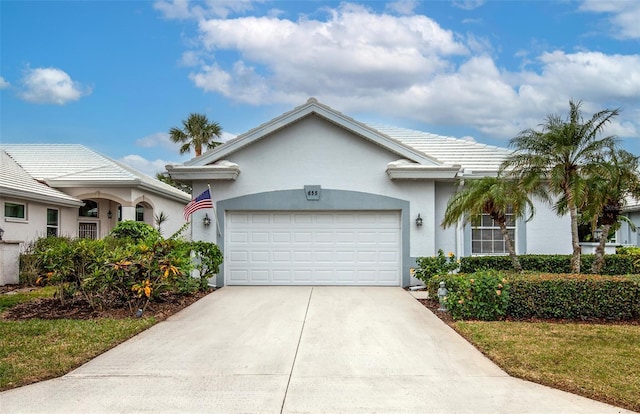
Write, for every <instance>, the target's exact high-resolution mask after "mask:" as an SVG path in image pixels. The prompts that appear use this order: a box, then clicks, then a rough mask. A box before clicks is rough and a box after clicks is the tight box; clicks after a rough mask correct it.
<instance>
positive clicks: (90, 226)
mask: <svg viewBox="0 0 640 414" xmlns="http://www.w3.org/2000/svg"><path fill="white" fill-rule="evenodd" d="M78 237H80V238H81V239H93V240H95V239H97V238H98V225H97V224H96V223H80V224H79V226H78Z"/></svg>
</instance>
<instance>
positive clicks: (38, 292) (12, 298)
mask: <svg viewBox="0 0 640 414" xmlns="http://www.w3.org/2000/svg"><path fill="white" fill-rule="evenodd" d="M55 291H56V288H55V286H47V287H43V288H38V289H34V290H29V291H24V292H18V293H13V292H12V293H6V294H0V313H1V312H3V311H5V310H7V309H9V308H10V307H12V306H15V305H17V304H18V303H22V302H28V301H30V300H34V299H38V298H50V297H53V294H54V292H55Z"/></svg>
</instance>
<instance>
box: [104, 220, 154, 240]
mask: <svg viewBox="0 0 640 414" xmlns="http://www.w3.org/2000/svg"><path fill="white" fill-rule="evenodd" d="M110 235H111V236H113V237H115V238H118V239H123V238H128V239H131V240H132V241H134V242H140V241H142V240H159V239H161V238H162V236H161V235H160V232H159V231H158V230H156V229H154V228H153V226H151V225H149V224H147V223H143V222H141V221H133V220H125V221H121V222H120V223H118V224H117V225H116V226H115V227H114V228H113V229H112V230H111V233H110Z"/></svg>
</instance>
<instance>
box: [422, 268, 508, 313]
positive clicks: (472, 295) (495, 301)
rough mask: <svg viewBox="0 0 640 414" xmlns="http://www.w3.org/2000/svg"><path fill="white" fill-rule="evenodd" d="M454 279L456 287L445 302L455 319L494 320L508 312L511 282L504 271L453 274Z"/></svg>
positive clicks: (450, 290) (452, 278)
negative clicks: (509, 283)
mask: <svg viewBox="0 0 640 414" xmlns="http://www.w3.org/2000/svg"><path fill="white" fill-rule="evenodd" d="M435 279H437V277H436V278H435ZM450 281H453V283H452V284H453V285H454V286H455V288H451V289H449V292H448V294H447V296H446V299H445V302H446V306H447V309H448V310H449V311H450V312H451V316H452V317H453V318H454V319H480V320H483V321H494V320H498V319H502V318H503V317H504V316H505V314H506V312H507V305H508V303H509V285H508V284H507V280H506V278H505V277H504V275H503V274H501V273H499V272H495V271H484V272H477V273H474V274H472V275H469V276H468V277H467V276H464V275H453V276H452V277H451V279H450Z"/></svg>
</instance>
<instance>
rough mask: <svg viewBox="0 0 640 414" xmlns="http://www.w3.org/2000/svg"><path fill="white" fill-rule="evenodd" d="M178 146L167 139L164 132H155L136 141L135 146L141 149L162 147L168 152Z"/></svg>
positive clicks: (167, 135)
mask: <svg viewBox="0 0 640 414" xmlns="http://www.w3.org/2000/svg"><path fill="white" fill-rule="evenodd" d="M177 145H178V144H175V143H173V142H172V141H171V139H170V138H169V134H168V133H166V132H156V133H155V134H151V135H147V136H146V137H142V138H140V139H137V140H136V146H138V147H142V148H154V147H162V148H166V149H169V150H175V149H176V148H177Z"/></svg>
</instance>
